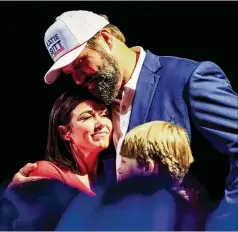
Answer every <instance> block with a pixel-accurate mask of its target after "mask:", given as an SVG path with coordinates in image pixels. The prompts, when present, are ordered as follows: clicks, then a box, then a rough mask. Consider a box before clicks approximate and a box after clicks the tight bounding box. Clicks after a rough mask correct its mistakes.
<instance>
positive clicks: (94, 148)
mask: <svg viewBox="0 0 238 232" xmlns="http://www.w3.org/2000/svg"><path fill="white" fill-rule="evenodd" d="M71 115H72V117H71V122H70V125H69V127H68V128H66V127H65V126H60V127H61V129H60V130H61V131H62V130H66V133H65V132H64V139H65V140H67V141H69V142H70V143H71V144H72V145H73V146H74V147H76V148H77V149H79V150H80V151H81V152H100V151H102V150H104V149H106V148H107V147H108V146H109V144H110V141H111V137H112V122H111V120H110V118H109V114H108V110H107V108H106V107H105V106H104V105H102V104H100V103H98V102H96V101H94V100H85V101H83V102H81V103H79V105H78V106H77V107H75V109H74V110H73V111H72V112H71Z"/></svg>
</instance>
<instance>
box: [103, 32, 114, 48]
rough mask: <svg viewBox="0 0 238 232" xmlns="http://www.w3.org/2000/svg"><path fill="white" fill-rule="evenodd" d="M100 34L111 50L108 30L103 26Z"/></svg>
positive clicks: (111, 44)
mask: <svg viewBox="0 0 238 232" xmlns="http://www.w3.org/2000/svg"><path fill="white" fill-rule="evenodd" d="M100 35H101V36H102V38H103V39H104V41H105V43H106V44H107V46H108V48H109V49H110V51H111V50H112V48H113V38H112V34H111V33H110V31H109V30H107V29H105V28H104V29H102V30H101V31H100Z"/></svg>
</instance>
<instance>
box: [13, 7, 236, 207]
mask: <svg viewBox="0 0 238 232" xmlns="http://www.w3.org/2000/svg"><path fill="white" fill-rule="evenodd" d="M142 36H143V33H142ZM145 36H146V35H145ZM158 42H159V41H158ZM45 45H46V48H47V50H48V52H49V54H50V56H51V57H52V59H53V61H54V64H53V66H52V67H51V68H50V69H49V71H48V72H47V73H46V75H45V77H44V79H45V82H46V83H48V84H52V83H53V82H55V81H56V80H57V78H58V77H59V76H60V74H61V73H65V74H70V75H71V77H72V78H73V80H74V82H75V83H76V84H77V85H81V86H83V87H85V88H88V89H89V91H90V92H91V93H92V94H93V95H95V96H96V97H97V98H98V99H99V100H101V101H103V102H104V103H105V104H107V105H110V104H112V107H113V125H114V131H115V132H114V136H113V141H114V144H115V147H117V159H116V165H117V167H118V166H119V163H120V162H121V159H120V155H119V150H120V143H121V141H122V139H123V137H124V135H125V134H126V132H128V131H129V130H130V129H132V128H134V127H135V126H137V125H140V124H142V123H145V122H149V121H153V120H163V121H172V122H174V123H176V124H178V125H181V126H182V127H184V128H185V129H186V131H187V133H188V135H189V136H190V138H191V145H192V151H193V155H194V159H195V162H194V168H192V170H191V171H192V173H193V174H194V175H195V176H196V177H197V178H198V179H199V181H200V182H201V184H202V185H203V186H204V187H205V188H206V189H207V191H208V193H210V195H211V198H214V199H215V200H217V199H220V198H221V197H222V195H223V193H224V188H225V179H226V177H227V175H228V177H227V185H226V190H225V193H226V200H227V201H228V202H229V203H237V202H238V186H237V183H238V175H237V169H238V159H237V157H238V156H237V155H235V154H238V139H237V132H238V123H237V115H238V103H237V102H238V97H237V93H236V92H235V91H233V90H232V87H231V85H230V82H229V80H228V79H227V77H226V75H225V73H224V72H223V70H222V69H221V68H220V67H219V66H218V65H216V64H215V63H213V62H209V61H204V62H197V61H193V60H189V59H184V58H178V57H171V56H170V57H168V56H166V57H165V56H156V55H154V54H152V53H151V52H150V51H145V50H144V49H143V48H142V47H133V48H128V47H127V46H126V44H125V37H124V35H123V34H122V32H121V31H120V30H119V29H118V28H117V27H116V26H114V25H112V24H110V23H109V21H108V19H107V18H106V17H105V16H101V15H98V14H95V13H93V12H89V11H82V10H79V11H68V12H65V13H63V14H62V15H60V16H59V17H57V18H56V20H55V22H54V23H53V24H52V25H51V26H50V27H49V28H48V30H47V31H46V33H45ZM227 157H228V158H229V161H228V158H227ZM228 162H229V165H230V172H229V173H228V172H226V171H225V168H226V163H227V164H228ZM34 167H35V166H34V165H33V164H28V165H26V166H25V167H24V168H22V169H21V170H20V171H19V172H18V173H17V174H16V175H15V177H14V179H13V181H12V183H13V184H14V183H19V182H21V183H22V182H24V181H29V180H31V178H32V177H27V175H28V173H29V172H30V171H31V170H32V169H34ZM201 170H202V171H201ZM193 171H194V172H193ZM215 179H217V181H216V180H215ZM215 195H216V196H215Z"/></svg>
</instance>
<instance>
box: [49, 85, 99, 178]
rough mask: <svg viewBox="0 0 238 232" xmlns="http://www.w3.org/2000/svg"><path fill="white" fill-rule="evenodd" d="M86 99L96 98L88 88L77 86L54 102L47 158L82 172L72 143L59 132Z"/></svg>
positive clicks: (75, 171) (73, 170)
mask: <svg viewBox="0 0 238 232" xmlns="http://www.w3.org/2000/svg"><path fill="white" fill-rule="evenodd" d="M85 100H95V101H98V100H96V99H95V98H94V97H93V96H92V95H91V94H90V93H89V92H88V91H87V90H86V89H82V88H80V87H77V88H76V89H72V90H71V91H68V92H65V93H63V94H62V95H61V96H60V97H59V98H58V99H57V100H56V102H55V103H54V105H53V107H52V109H51V112H50V117H49V125H48V137H47V147H46V160H48V161H50V162H52V163H54V164H56V165H57V166H58V167H60V168H62V169H64V170H70V171H72V172H74V173H78V174H81V170H80V168H79V166H78V164H77V162H76V160H75V158H74V156H73V154H72V151H71V149H70V145H69V143H68V142H67V141H65V140H63V139H62V138H61V136H60V134H59V131H58V127H59V126H60V125H64V126H68V125H69V123H70V121H71V117H72V114H71V112H72V111H73V110H74V109H75V107H77V106H78V104H79V103H81V102H83V101H85Z"/></svg>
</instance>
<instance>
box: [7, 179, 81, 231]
mask: <svg viewBox="0 0 238 232" xmlns="http://www.w3.org/2000/svg"><path fill="white" fill-rule="evenodd" d="M78 193H79V191H78V190H77V189H75V188H72V187H70V186H68V185H66V184H64V183H62V182H61V181H59V180H55V179H42V180H37V181H33V182H29V183H25V184H24V185H22V186H16V187H14V188H12V189H10V190H9V191H7V192H6V193H5V195H4V197H5V198H6V199H8V200H9V201H11V202H12V203H13V205H14V206H15V207H16V209H17V212H18V214H19V216H18V217H17V218H15V219H14V220H13V222H12V227H13V230H16V231H25V230H41V231H44V230H54V229H55V227H56V226H57V223H58V222H59V220H60V218H61V215H62V214H63V213H64V211H65V209H66V208H67V207H68V205H69V204H70V202H71V200H72V199H73V198H74V197H75V196H76V195H77V194H78Z"/></svg>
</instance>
